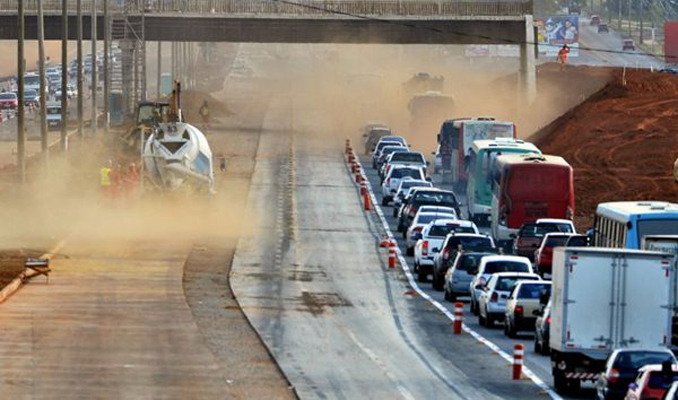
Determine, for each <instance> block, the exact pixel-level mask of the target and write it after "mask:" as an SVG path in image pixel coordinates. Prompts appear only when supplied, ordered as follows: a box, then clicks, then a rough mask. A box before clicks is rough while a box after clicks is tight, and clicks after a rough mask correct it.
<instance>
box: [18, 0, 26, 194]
mask: <svg viewBox="0 0 678 400" xmlns="http://www.w3.org/2000/svg"><path fill="white" fill-rule="evenodd" d="M17 6H18V10H17V14H18V15H17V17H18V18H19V21H18V25H17V28H18V32H17V37H18V38H19V41H18V43H17V60H18V61H17V64H18V65H17V70H18V75H19V76H18V77H17V78H18V81H19V82H18V86H19V87H18V88H17V89H18V92H19V110H18V111H19V114H18V115H17V135H16V137H17V164H18V172H19V183H22V184H23V183H25V182H26V128H25V126H24V123H25V120H24V117H25V111H26V110H25V107H24V73H25V69H26V60H25V59H24V0H18V4H17Z"/></svg>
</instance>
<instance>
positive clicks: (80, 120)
mask: <svg viewBox="0 0 678 400" xmlns="http://www.w3.org/2000/svg"><path fill="white" fill-rule="evenodd" d="M76 8H77V13H78V137H79V138H80V140H84V139H85V132H83V120H84V119H85V114H84V109H83V107H84V104H83V103H84V101H83V99H84V96H85V92H84V88H83V84H82V80H83V76H82V72H83V71H82V0H78V2H77V4H76Z"/></svg>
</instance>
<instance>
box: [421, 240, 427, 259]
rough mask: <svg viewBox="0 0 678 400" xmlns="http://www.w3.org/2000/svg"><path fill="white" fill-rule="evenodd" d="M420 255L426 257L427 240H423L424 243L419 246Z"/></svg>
mask: <svg viewBox="0 0 678 400" xmlns="http://www.w3.org/2000/svg"><path fill="white" fill-rule="evenodd" d="M421 255H423V256H426V255H428V240H424V243H423V244H422V245H421Z"/></svg>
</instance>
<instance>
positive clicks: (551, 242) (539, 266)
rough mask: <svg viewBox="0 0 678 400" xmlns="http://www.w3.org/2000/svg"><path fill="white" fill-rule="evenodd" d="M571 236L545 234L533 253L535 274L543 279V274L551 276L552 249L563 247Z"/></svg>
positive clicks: (565, 234) (568, 234) (566, 234)
mask: <svg viewBox="0 0 678 400" xmlns="http://www.w3.org/2000/svg"><path fill="white" fill-rule="evenodd" d="M570 236H572V234H571V233H547V234H546V236H544V240H542V242H541V246H539V249H537V250H536V251H535V252H534V265H535V272H536V273H538V274H539V275H541V276H542V277H544V275H545V274H551V269H552V264H553V249H554V248H556V247H563V246H565V244H566V243H567V240H568V239H569V238H570Z"/></svg>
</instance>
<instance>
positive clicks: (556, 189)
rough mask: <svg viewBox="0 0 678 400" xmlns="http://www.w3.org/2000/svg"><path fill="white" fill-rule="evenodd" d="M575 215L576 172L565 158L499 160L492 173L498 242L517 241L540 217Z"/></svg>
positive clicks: (494, 231) (512, 157)
mask: <svg viewBox="0 0 678 400" xmlns="http://www.w3.org/2000/svg"><path fill="white" fill-rule="evenodd" d="M573 216H574V182H573V172H572V167H571V166H570V164H568V163H567V161H565V160H564V159H563V158H562V157H558V156H549V155H541V154H519V155H501V156H499V157H497V160H496V162H495V166H494V169H493V172H492V234H493V235H494V237H495V240H496V241H498V242H500V243H502V242H503V243H506V242H508V241H510V240H512V239H514V238H515V236H516V235H517V234H518V231H519V229H520V227H521V226H522V225H523V224H525V223H529V222H534V221H536V220H538V219H540V218H564V219H572V217H573Z"/></svg>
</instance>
